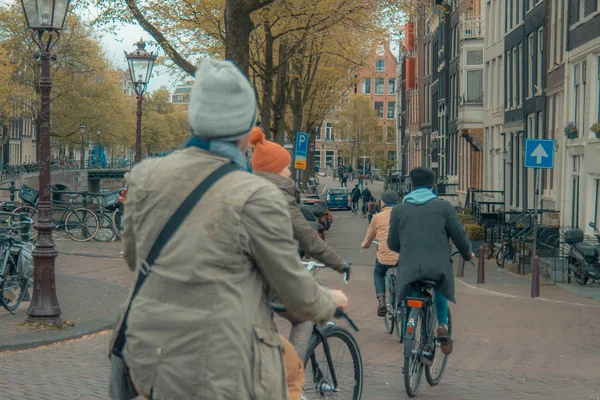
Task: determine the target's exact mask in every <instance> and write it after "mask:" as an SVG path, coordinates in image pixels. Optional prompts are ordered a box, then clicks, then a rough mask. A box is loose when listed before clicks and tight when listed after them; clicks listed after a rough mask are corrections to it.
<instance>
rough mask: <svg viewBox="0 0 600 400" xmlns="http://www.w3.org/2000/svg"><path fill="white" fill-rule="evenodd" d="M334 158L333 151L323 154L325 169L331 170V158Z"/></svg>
mask: <svg viewBox="0 0 600 400" xmlns="http://www.w3.org/2000/svg"><path fill="white" fill-rule="evenodd" d="M334 157H335V151H333V150H327V151H326V152H325V167H327V168H333V158H334Z"/></svg>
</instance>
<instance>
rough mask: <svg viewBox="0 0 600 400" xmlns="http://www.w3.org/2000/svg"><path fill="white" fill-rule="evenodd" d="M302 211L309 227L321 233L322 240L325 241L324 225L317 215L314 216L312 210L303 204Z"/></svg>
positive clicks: (301, 205)
mask: <svg viewBox="0 0 600 400" xmlns="http://www.w3.org/2000/svg"><path fill="white" fill-rule="evenodd" d="M300 211H302V215H304V218H305V219H306V222H308V225H310V226H311V228H313V229H314V230H315V231H317V232H318V233H319V236H320V237H321V239H323V240H325V229H323V225H321V223H320V222H319V220H318V219H317V217H316V216H315V214H313V213H312V211H310V208H308V207H307V206H305V205H303V204H300Z"/></svg>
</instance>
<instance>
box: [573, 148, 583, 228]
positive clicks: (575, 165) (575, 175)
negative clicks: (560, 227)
mask: <svg viewBox="0 0 600 400" xmlns="http://www.w3.org/2000/svg"><path fill="white" fill-rule="evenodd" d="M580 168H581V156H573V174H572V191H571V202H572V203H571V225H572V226H573V227H574V228H578V227H579V171H580Z"/></svg>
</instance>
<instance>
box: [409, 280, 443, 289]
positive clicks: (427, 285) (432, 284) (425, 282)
mask: <svg viewBox="0 0 600 400" xmlns="http://www.w3.org/2000/svg"><path fill="white" fill-rule="evenodd" d="M413 285H414V286H416V287H424V288H427V289H435V288H436V287H437V285H438V283H437V282H436V281H430V280H427V279H426V280H422V281H419V282H416V283H414V284H413Z"/></svg>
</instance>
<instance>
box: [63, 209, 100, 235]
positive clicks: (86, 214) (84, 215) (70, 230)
mask: <svg viewBox="0 0 600 400" xmlns="http://www.w3.org/2000/svg"><path fill="white" fill-rule="evenodd" d="M79 215H81V216H79ZM74 216H75V217H76V218H77V219H78V220H79V222H80V223H85V222H84V221H87V219H88V218H92V221H93V225H92V226H91V227H86V228H85V229H84V228H83V227H82V228H81V233H82V238H78V237H75V233H74V231H75V229H76V228H74V227H73V226H75V225H71V224H72V223H71V218H73V217H74ZM73 224H76V223H73ZM80 226H81V225H80ZM89 228H91V229H89ZM99 228H100V221H98V216H97V215H96V213H95V212H93V211H92V210H90V209H89V208H84V207H78V208H76V209H74V210H72V211H71V212H69V214H67V218H65V231H66V232H67V235H69V237H70V238H71V239H72V240H74V241H76V242H89V241H90V240H92V239H93V238H94V236H96V235H97V234H98V229H99Z"/></svg>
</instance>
